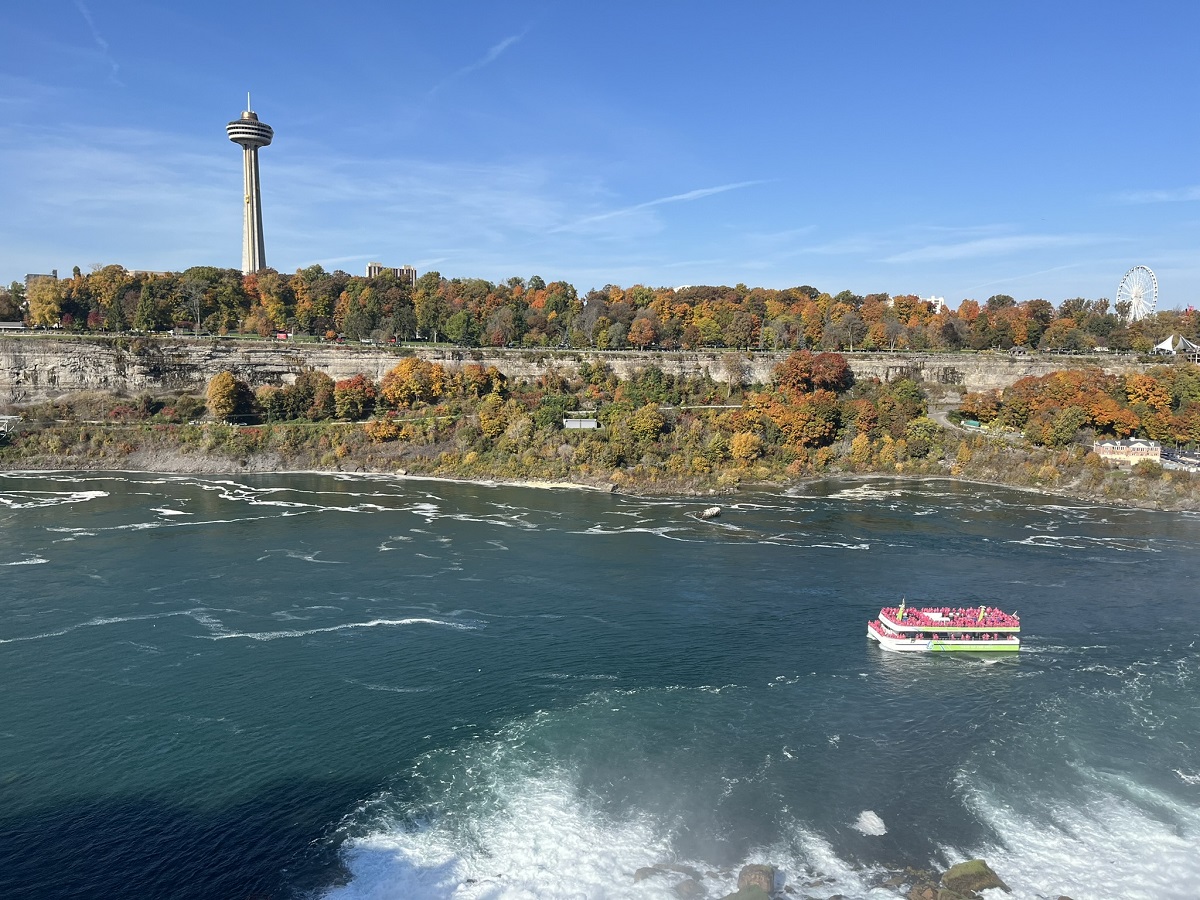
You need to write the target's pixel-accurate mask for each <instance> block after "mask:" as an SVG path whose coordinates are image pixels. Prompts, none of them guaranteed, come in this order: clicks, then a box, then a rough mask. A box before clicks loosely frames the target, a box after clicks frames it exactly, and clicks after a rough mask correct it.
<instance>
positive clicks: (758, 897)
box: [721, 884, 771, 900]
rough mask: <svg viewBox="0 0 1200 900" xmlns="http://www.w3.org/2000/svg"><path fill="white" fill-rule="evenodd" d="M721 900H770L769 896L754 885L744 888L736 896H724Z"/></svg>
mask: <svg viewBox="0 0 1200 900" xmlns="http://www.w3.org/2000/svg"><path fill="white" fill-rule="evenodd" d="M721 900H771V895H770V894H768V893H767V892H766V891H764V890H763V889H762V888H760V887H759V886H758V885H756V884H752V885H750V887H744V888H742V889H741V890H740V891H738V892H737V893H736V894H726V895H725V896H724V897H722V898H721Z"/></svg>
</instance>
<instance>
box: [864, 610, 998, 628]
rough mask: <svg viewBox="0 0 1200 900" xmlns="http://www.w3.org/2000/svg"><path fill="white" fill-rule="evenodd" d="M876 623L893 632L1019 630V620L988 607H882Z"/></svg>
mask: <svg viewBox="0 0 1200 900" xmlns="http://www.w3.org/2000/svg"><path fill="white" fill-rule="evenodd" d="M879 620H880V622H882V623H883V624H884V625H886V626H887V627H888V628H891V629H892V630H893V631H940V632H962V633H970V634H976V633H980V632H985V631H986V632H1004V633H1008V634H1013V633H1016V632H1019V631H1020V630H1021V620H1020V619H1019V618H1017V616H1016V615H1015V614H1012V613H1006V612H1004V611H1003V610H1001V609H996V608H995V607H991V606H976V607H953V606H926V607H921V608H920V609H913V608H912V607H904V606H901V607H894V606H885V607H884V608H883V609H881V610H880V611H879Z"/></svg>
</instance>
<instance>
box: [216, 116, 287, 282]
mask: <svg viewBox="0 0 1200 900" xmlns="http://www.w3.org/2000/svg"><path fill="white" fill-rule="evenodd" d="M225 133H226V134H228V135H229V139H230V140H231V141H233V142H234V143H235V144H240V145H241V147H242V169H243V172H244V174H245V181H246V205H245V211H244V214H243V217H242V219H243V225H242V272H243V273H245V274H247V275H249V274H250V273H251V272H257V271H258V270H259V269H261V268H263V267H265V266H266V264H267V252H266V250H265V249H264V246H263V228H262V194H261V192H260V190H259V183H258V148H259V147H266V146H267V145H268V144H270V143H271V138H273V137H274V136H275V131H274V130H273V129H272V128H271V126H270V125H268V124H267V123H266V122H260V121H258V116H257V115H256V114H255V113H254V112H252V111H251V110H250V95H249V94H247V95H246V111H245V112H244V113H242V117H241V118H240V119H234V120H233V121H232V122H230V123H229V124H228V125H226V126H225Z"/></svg>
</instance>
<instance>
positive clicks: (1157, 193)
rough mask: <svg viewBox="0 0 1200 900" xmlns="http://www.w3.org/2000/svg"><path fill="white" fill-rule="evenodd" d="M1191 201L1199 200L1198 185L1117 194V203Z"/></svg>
mask: <svg viewBox="0 0 1200 900" xmlns="http://www.w3.org/2000/svg"><path fill="white" fill-rule="evenodd" d="M1193 200H1200V185H1192V186H1190V187H1181V188H1166V189H1163V190H1153V191H1124V192H1123V193H1120V194H1117V202H1119V203H1130V204H1138V203H1186V202H1188V201H1193Z"/></svg>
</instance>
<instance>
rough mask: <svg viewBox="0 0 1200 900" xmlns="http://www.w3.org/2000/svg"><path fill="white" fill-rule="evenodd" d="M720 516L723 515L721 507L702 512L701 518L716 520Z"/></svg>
mask: <svg viewBox="0 0 1200 900" xmlns="http://www.w3.org/2000/svg"><path fill="white" fill-rule="evenodd" d="M720 514H721V507H719V506H710V507H709V508H708V509H705V510H702V511H701V512H700V518H702V519H715V518H716V517H717V516H719V515H720Z"/></svg>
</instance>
